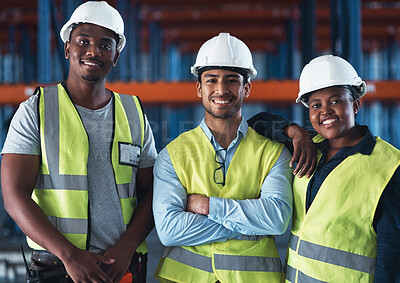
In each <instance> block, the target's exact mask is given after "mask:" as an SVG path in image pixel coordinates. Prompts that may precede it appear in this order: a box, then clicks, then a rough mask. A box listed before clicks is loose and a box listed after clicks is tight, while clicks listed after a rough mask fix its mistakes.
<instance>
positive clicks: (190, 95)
mask: <svg viewBox="0 0 400 283" xmlns="http://www.w3.org/2000/svg"><path fill="white" fill-rule="evenodd" d="M367 86H368V93H367V95H366V96H364V97H363V99H362V100H365V101H373V100H379V101H396V102H400V81H368V82H367ZM35 87H36V85H33V84H32V85H24V84H16V85H11V84H0V105H5V104H11V105H18V104H19V103H21V102H22V101H24V100H26V99H27V98H28V97H29V96H30V95H32V93H33V91H34V90H35ZM106 87H107V88H109V89H111V90H113V91H116V92H119V93H127V94H134V95H138V96H139V97H140V99H141V101H142V102H143V103H144V104H163V103H199V102H200V100H199V98H198V97H197V95H196V88H195V82H163V81H160V82H155V83H151V82H141V83H140V82H128V83H124V82H112V83H107V84H106ZM297 93H298V81H295V80H283V81H278V80H269V81H253V82H252V89H251V94H250V96H249V97H248V98H247V99H246V101H247V102H265V103H287V104H290V103H294V101H295V99H296V97H297Z"/></svg>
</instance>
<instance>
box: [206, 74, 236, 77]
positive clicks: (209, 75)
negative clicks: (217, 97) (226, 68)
mask: <svg viewBox="0 0 400 283" xmlns="http://www.w3.org/2000/svg"><path fill="white" fill-rule="evenodd" d="M204 77H212V78H219V77H220V76H219V75H214V74H205V75H204ZM224 77H227V78H240V75H239V74H229V75H226V76H224Z"/></svg>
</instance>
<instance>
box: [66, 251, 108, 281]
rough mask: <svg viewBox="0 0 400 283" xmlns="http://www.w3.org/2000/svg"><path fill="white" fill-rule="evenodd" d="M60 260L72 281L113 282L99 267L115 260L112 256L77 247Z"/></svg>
mask: <svg viewBox="0 0 400 283" xmlns="http://www.w3.org/2000/svg"><path fill="white" fill-rule="evenodd" d="M62 261H63V263H64V266H65V269H66V270H67V273H68V274H69V276H70V277H71V278H72V280H73V281H74V282H88V283H90V282H99V283H100V282H107V283H112V282H113V281H112V280H111V279H110V277H109V276H108V275H107V274H106V273H105V272H103V271H102V270H101V268H100V267H99V265H100V264H102V265H112V264H113V263H114V262H115V260H114V259H112V258H109V257H107V256H103V255H98V254H95V253H92V252H89V251H84V250H78V249H77V251H76V252H74V253H73V254H72V255H70V256H69V257H68V258H63V259H62Z"/></svg>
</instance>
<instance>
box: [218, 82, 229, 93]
mask: <svg viewBox="0 0 400 283" xmlns="http://www.w3.org/2000/svg"><path fill="white" fill-rule="evenodd" d="M227 91H228V88H227V86H226V83H225V82H218V83H217V84H216V86H215V92H216V93H217V94H224V93H226V92H227Z"/></svg>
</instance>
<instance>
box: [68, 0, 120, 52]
mask: <svg viewBox="0 0 400 283" xmlns="http://www.w3.org/2000/svg"><path fill="white" fill-rule="evenodd" d="M78 23H88V24H95V25H98V26H101V27H104V28H107V29H109V30H112V31H113V32H115V33H116V34H118V36H119V42H118V45H117V50H118V51H119V52H121V51H122V49H123V48H124V46H125V42H126V38H125V36H124V20H123V19H122V17H121V15H120V14H119V12H118V11H117V10H116V9H115V8H113V7H112V6H110V5H109V4H108V3H107V2H105V1H101V2H100V1H87V2H85V3H83V4H82V5H80V6H79V7H77V8H76V9H75V11H74V12H73V13H72V15H71V18H70V19H69V21H68V22H66V23H65V25H64V26H63V27H62V28H61V31H60V36H61V39H62V41H63V42H64V43H65V42H66V41H68V40H69V35H70V33H71V31H72V26H73V24H78Z"/></svg>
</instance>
